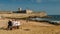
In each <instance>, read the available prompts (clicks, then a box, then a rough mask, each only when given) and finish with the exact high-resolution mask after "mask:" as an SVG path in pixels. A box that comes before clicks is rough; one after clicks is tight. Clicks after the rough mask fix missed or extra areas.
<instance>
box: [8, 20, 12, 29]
mask: <svg viewBox="0 0 60 34" xmlns="http://www.w3.org/2000/svg"><path fill="white" fill-rule="evenodd" d="M8 29H9V30H12V21H11V20H9V21H8Z"/></svg>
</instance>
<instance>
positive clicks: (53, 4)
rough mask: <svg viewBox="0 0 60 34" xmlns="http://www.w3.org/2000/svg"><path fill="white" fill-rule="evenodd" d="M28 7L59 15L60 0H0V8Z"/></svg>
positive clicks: (13, 9) (10, 9)
mask: <svg viewBox="0 0 60 34" xmlns="http://www.w3.org/2000/svg"><path fill="white" fill-rule="evenodd" d="M17 8H22V10H25V9H27V8H28V9H30V10H33V11H46V12H47V14H48V15H60V0H0V10H8V11H15V10H18V9H17Z"/></svg>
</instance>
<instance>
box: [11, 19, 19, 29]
mask: <svg viewBox="0 0 60 34" xmlns="http://www.w3.org/2000/svg"><path fill="white" fill-rule="evenodd" d="M12 22H13V28H17V29H19V26H20V22H19V21H17V20H13V21H12Z"/></svg>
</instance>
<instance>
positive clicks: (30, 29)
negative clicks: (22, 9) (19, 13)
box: [0, 19, 60, 34]
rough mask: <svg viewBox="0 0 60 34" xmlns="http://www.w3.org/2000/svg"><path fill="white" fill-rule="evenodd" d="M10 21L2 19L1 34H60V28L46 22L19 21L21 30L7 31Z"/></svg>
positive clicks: (0, 20)
mask: <svg viewBox="0 0 60 34" xmlns="http://www.w3.org/2000/svg"><path fill="white" fill-rule="evenodd" d="M8 20H9V19H0V34H60V26H56V25H52V24H48V23H45V22H35V21H28V22H26V20H19V21H20V22H21V26H20V29H15V30H8V31H7V30H5V29H4V28H6V27H7V22H8Z"/></svg>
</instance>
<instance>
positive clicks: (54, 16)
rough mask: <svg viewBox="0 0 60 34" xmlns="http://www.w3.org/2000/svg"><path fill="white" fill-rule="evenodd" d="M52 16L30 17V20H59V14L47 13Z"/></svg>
mask: <svg viewBox="0 0 60 34" xmlns="http://www.w3.org/2000/svg"><path fill="white" fill-rule="evenodd" d="M48 16H51V17H52V18H32V20H48V21H59V22H60V15H48Z"/></svg>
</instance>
